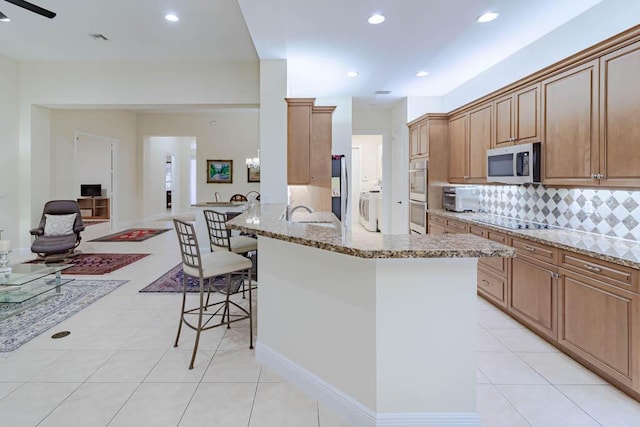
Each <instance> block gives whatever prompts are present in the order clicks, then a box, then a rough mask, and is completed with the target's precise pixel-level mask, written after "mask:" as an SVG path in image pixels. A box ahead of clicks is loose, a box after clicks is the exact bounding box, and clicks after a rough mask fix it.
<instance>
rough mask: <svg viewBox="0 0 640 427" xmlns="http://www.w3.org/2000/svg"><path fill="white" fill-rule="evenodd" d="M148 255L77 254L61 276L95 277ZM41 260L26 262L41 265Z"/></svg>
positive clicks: (68, 262)
mask: <svg viewBox="0 0 640 427" xmlns="http://www.w3.org/2000/svg"><path fill="white" fill-rule="evenodd" d="M147 255H149V254H83V253H81V254H78V255H77V256H76V257H73V258H69V259H67V260H66V261H65V263H66V264H73V267H70V268H67V269H66V270H64V271H63V272H62V274H83V275H84V274H86V275H97V274H107V273H111V272H112V271H115V270H117V269H119V268H122V267H125V266H127V265H129V264H131V263H133V262H136V261H138V260H139V259H142V258H144V257H146V256H147ZM41 262H42V261H41V260H37V259H35V260H32V261H28V263H29V264H34V263H36V264H38V263H41Z"/></svg>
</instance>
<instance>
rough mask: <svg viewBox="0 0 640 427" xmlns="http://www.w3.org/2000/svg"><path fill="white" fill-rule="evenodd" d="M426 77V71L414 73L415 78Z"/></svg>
mask: <svg viewBox="0 0 640 427" xmlns="http://www.w3.org/2000/svg"><path fill="white" fill-rule="evenodd" d="M428 75H429V73H428V72H426V71H418V72H417V73H416V77H425V76H428Z"/></svg>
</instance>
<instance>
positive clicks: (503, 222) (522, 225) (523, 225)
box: [476, 216, 555, 230]
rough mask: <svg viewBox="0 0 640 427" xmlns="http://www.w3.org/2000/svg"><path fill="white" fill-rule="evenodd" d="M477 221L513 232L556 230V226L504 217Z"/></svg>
mask: <svg viewBox="0 0 640 427" xmlns="http://www.w3.org/2000/svg"><path fill="white" fill-rule="evenodd" d="M476 221H479V222H484V223H485V224H492V225H496V226H498V227H504V228H510V229H512V230H547V229H550V228H555V227H554V226H552V225H549V224H544V223H540V222H533V221H525V220H522V219H517V218H508V217H502V216H496V217H487V218H477V219H476Z"/></svg>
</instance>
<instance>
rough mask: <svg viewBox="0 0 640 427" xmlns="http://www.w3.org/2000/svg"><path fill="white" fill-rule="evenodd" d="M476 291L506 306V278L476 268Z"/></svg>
mask: <svg viewBox="0 0 640 427" xmlns="http://www.w3.org/2000/svg"><path fill="white" fill-rule="evenodd" d="M478 293H479V294H480V295H482V296H484V297H486V298H488V299H490V300H493V301H494V302H496V303H498V304H499V305H501V306H503V307H506V306H507V280H506V279H505V278H504V277H499V276H495V275H493V274H490V273H489V272H488V271H486V270H484V269H483V268H478Z"/></svg>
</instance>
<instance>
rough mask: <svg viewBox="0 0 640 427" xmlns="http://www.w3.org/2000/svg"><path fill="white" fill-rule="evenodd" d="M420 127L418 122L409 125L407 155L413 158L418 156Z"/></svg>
mask: <svg viewBox="0 0 640 427" xmlns="http://www.w3.org/2000/svg"><path fill="white" fill-rule="evenodd" d="M419 145H420V127H419V126H418V124H414V125H413V126H411V127H409V157H411V158H414V157H417V156H418V153H419V151H420V148H419Z"/></svg>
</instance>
